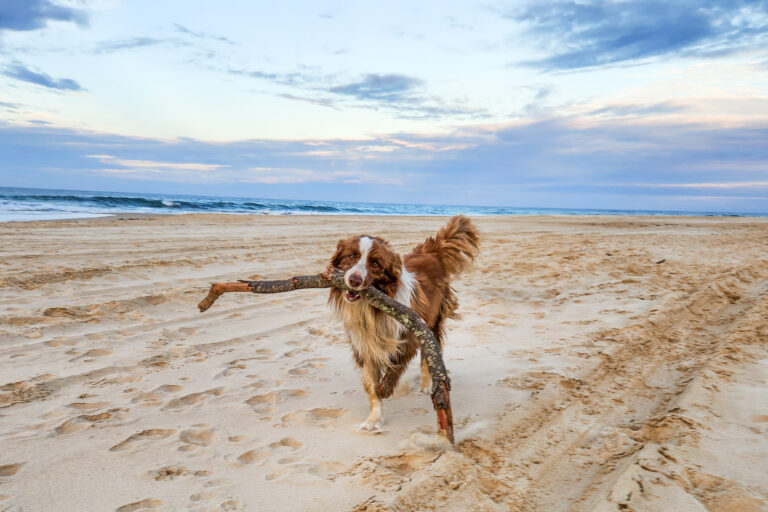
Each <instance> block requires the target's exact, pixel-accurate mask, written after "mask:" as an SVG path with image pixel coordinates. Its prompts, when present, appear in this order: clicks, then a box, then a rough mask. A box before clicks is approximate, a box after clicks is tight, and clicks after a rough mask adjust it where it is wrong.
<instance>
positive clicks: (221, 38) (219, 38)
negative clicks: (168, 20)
mask: <svg viewBox="0 0 768 512" xmlns="http://www.w3.org/2000/svg"><path fill="white" fill-rule="evenodd" d="M173 26H174V27H176V30H177V31H178V32H181V33H182V34H186V35H188V36H192V37H195V38H198V39H211V40H213V41H220V42H222V43H227V44H229V45H234V44H235V42H234V41H232V40H231V39H228V38H226V37H224V36H217V35H213V34H208V33H206V32H198V31H195V30H190V29H188V28H187V27H185V26H184V25H179V24H178V23H174V24H173Z"/></svg>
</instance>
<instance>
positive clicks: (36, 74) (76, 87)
mask: <svg viewBox="0 0 768 512" xmlns="http://www.w3.org/2000/svg"><path fill="white" fill-rule="evenodd" d="M2 74H3V75H5V76H7V77H9V78H14V79H16V80H21V81H22V82H29V83H32V84H37V85H41V86H43V87H47V88H49V89H58V90H60V91H82V90H84V89H83V88H82V87H81V86H80V84H79V83H77V82H76V81H75V80H72V79H71V78H58V79H56V78H53V77H51V76H50V75H48V74H46V73H43V72H42V71H32V70H31V69H29V68H27V67H26V66H24V64H22V63H21V62H14V63H12V64H10V65H8V66H6V67H5V69H4V70H3V71H2Z"/></svg>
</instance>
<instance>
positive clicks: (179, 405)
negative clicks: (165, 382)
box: [163, 387, 226, 411]
mask: <svg viewBox="0 0 768 512" xmlns="http://www.w3.org/2000/svg"><path fill="white" fill-rule="evenodd" d="M224 391H226V388H224V387H218V388H212V389H208V390H205V391H201V392H199V393H190V394H188V395H184V396H182V397H179V398H174V399H173V400H171V401H170V402H168V403H167V404H166V405H165V407H163V410H164V411H165V410H168V409H183V408H184V407H188V406H190V405H194V404H198V403H202V402H205V401H206V400H207V399H208V398H210V397H214V396H221V395H222V394H224Z"/></svg>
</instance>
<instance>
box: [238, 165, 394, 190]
mask: <svg viewBox="0 0 768 512" xmlns="http://www.w3.org/2000/svg"><path fill="white" fill-rule="evenodd" d="M241 179H242V181H244V182H245V183H265V184H271V185H275V184H299V183H344V184H363V183H367V184H381V185H394V186H398V187H399V186H403V185H404V181H403V179H402V177H398V176H393V175H391V174H382V173H375V172H366V171H319V170H313V169H285V168H274V167H251V168H250V169H248V171H247V172H245V173H243V176H242V178H241Z"/></svg>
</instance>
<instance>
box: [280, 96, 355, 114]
mask: <svg viewBox="0 0 768 512" xmlns="http://www.w3.org/2000/svg"><path fill="white" fill-rule="evenodd" d="M277 96H278V97H280V98H285V99H287V100H294V101H303V102H305V103H311V104H313V105H320V106H321V107H329V108H332V109H334V110H340V109H339V108H338V107H337V106H336V105H335V104H334V103H333V102H332V101H331V100H328V99H321V98H307V97H305V96H295V95H293V94H288V93H282V94H278V95H277Z"/></svg>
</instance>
